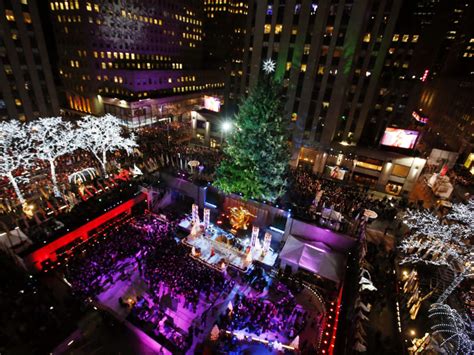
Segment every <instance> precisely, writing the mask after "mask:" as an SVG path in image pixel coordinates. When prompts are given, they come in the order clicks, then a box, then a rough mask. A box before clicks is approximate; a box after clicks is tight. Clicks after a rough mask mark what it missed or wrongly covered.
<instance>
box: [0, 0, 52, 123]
mask: <svg viewBox="0 0 474 355" xmlns="http://www.w3.org/2000/svg"><path fill="white" fill-rule="evenodd" d="M58 113H59V104H58V98H57V94H56V89H55V86H54V82H53V76H52V71H51V67H50V63H49V59H48V52H47V50H46V45H45V39H44V36H43V31H42V27H41V22H40V18H39V15H38V8H37V2H36V1H35V0H21V1H18V0H2V1H0V119H2V120H5V119H9V118H13V119H19V120H21V121H25V120H31V119H34V118H35V117H38V116H48V115H57V114H58Z"/></svg>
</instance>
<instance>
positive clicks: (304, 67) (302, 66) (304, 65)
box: [301, 64, 306, 72]
mask: <svg viewBox="0 0 474 355" xmlns="http://www.w3.org/2000/svg"><path fill="white" fill-rule="evenodd" d="M301 71H302V72H305V71H306V64H301Z"/></svg>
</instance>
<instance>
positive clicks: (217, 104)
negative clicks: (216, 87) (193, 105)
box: [204, 96, 221, 112]
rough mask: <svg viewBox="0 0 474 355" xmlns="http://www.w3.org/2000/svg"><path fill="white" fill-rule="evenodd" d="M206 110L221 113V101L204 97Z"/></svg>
mask: <svg viewBox="0 0 474 355" xmlns="http://www.w3.org/2000/svg"><path fill="white" fill-rule="evenodd" d="M204 108H205V109H207V110H209V111H214V112H219V111H220V110H221V100H219V99H218V98H217V97H212V96H204Z"/></svg>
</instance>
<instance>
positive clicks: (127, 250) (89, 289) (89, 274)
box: [66, 214, 172, 298]
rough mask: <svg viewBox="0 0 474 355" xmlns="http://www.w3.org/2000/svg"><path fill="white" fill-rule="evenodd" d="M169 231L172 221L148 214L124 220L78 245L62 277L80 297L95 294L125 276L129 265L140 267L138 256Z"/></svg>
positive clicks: (127, 275) (154, 245)
mask: <svg viewBox="0 0 474 355" xmlns="http://www.w3.org/2000/svg"><path fill="white" fill-rule="evenodd" d="M171 231H172V224H170V223H163V222H161V221H160V220H158V219H156V218H155V217H153V216H152V215H149V214H146V215H143V216H140V217H134V218H131V219H129V220H126V221H125V222H124V223H120V224H119V225H116V226H114V227H112V228H110V229H108V230H106V231H104V232H102V233H101V234H100V235H99V236H97V237H95V238H91V239H89V240H88V241H87V242H86V245H81V247H80V248H79V250H78V253H76V255H75V256H74V257H71V258H70V260H68V262H67V265H66V279H67V280H68V281H69V282H70V283H71V285H72V288H73V290H74V291H75V292H76V293H77V294H78V295H80V297H81V298H86V297H93V296H97V295H98V294H99V293H101V292H102V291H104V289H106V288H107V287H108V286H110V285H112V284H113V283H114V282H115V281H116V280H117V279H118V278H127V277H129V276H130V274H129V273H127V272H126V270H129V269H130V267H135V266H136V267H139V268H141V267H142V262H141V258H143V256H144V255H145V254H146V253H147V252H148V251H149V250H151V249H153V248H155V247H156V245H157V242H158V241H159V240H160V238H165V237H167V236H169V235H170V234H171Z"/></svg>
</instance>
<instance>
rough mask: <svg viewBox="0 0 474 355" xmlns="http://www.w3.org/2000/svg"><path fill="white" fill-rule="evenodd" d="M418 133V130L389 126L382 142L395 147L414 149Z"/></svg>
mask: <svg viewBox="0 0 474 355" xmlns="http://www.w3.org/2000/svg"><path fill="white" fill-rule="evenodd" d="M418 135H419V132H418V131H410V130H407V129H400V128H393V127H387V128H386V129H385V133H384V135H383V137H382V141H381V142H380V144H382V145H386V146H389V147H395V148H405V149H413V148H414V147H415V143H416V140H417V139H418Z"/></svg>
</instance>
